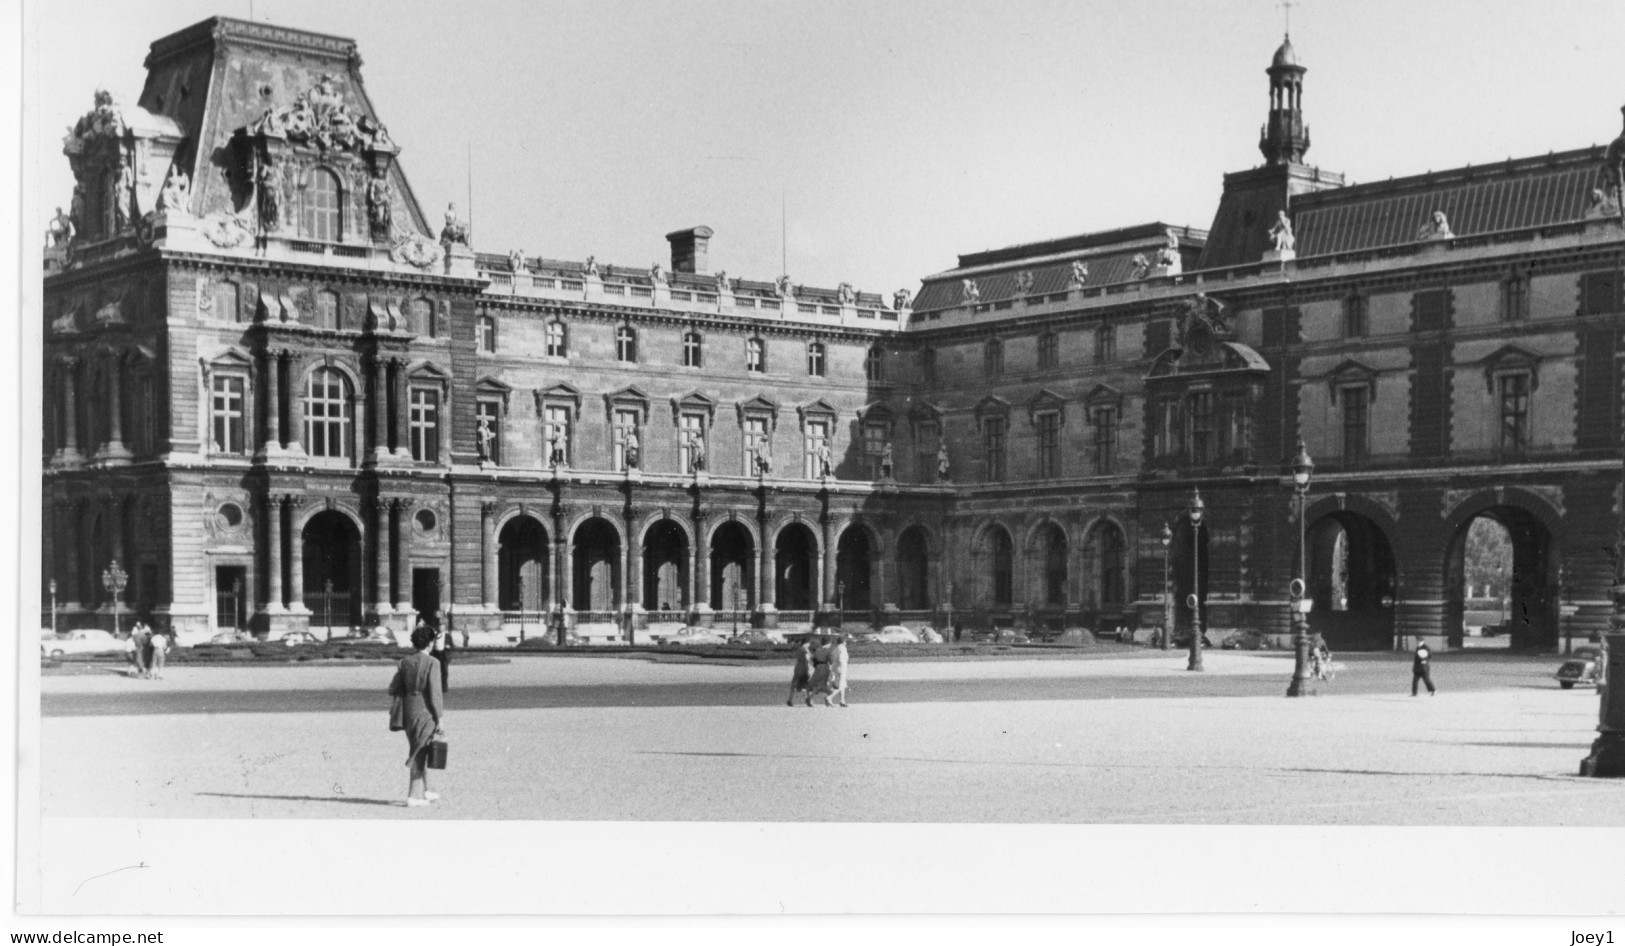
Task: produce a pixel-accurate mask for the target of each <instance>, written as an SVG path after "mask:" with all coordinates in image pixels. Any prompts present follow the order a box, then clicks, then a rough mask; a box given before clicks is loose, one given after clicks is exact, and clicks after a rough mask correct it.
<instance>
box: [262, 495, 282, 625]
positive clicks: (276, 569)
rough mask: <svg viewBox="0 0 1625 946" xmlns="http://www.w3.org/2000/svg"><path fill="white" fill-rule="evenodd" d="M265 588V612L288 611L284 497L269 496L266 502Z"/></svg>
mask: <svg viewBox="0 0 1625 946" xmlns="http://www.w3.org/2000/svg"><path fill="white" fill-rule="evenodd" d="M265 568H266V576H265V587H266V595H267V597H268V598H269V600H268V601H267V602H266V604H265V610H267V611H270V612H272V613H281V612H284V611H286V610H287V608H286V607H285V606H284V605H283V603H282V497H281V496H268V497H266V500H265Z"/></svg>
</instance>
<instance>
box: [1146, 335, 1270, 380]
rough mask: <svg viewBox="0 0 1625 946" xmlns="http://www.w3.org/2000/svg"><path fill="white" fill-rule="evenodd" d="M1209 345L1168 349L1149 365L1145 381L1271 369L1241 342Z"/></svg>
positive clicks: (1258, 355)
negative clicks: (1149, 368)
mask: <svg viewBox="0 0 1625 946" xmlns="http://www.w3.org/2000/svg"><path fill="white" fill-rule="evenodd" d="M1211 341H1212V344H1211V345H1201V346H1196V347H1192V348H1187V349H1179V348H1170V349H1168V350H1167V351H1165V352H1163V353H1162V354H1160V355H1158V356H1157V357H1156V360H1155V361H1153V362H1152V363H1151V371H1150V373H1149V374H1147V375H1146V380H1148V381H1154V380H1159V379H1166V378H1173V377H1180V376H1192V375H1212V374H1222V373H1225V372H1232V371H1235V372H1242V371H1245V372H1259V373H1267V372H1268V371H1269V370H1270V365H1269V362H1267V361H1265V360H1264V356H1263V355H1260V354H1259V353H1258V352H1256V351H1254V350H1253V349H1252V348H1251V347H1250V346H1248V345H1244V344H1242V343H1241V342H1230V341H1218V340H1211Z"/></svg>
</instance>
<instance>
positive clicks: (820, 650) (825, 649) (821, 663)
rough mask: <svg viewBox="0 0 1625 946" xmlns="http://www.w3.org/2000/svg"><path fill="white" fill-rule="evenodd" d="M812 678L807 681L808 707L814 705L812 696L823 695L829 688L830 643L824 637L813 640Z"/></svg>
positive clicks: (820, 636)
mask: <svg viewBox="0 0 1625 946" xmlns="http://www.w3.org/2000/svg"><path fill="white" fill-rule="evenodd" d="M812 640H813V642H814V643H813V644H812V646H811V648H810V649H811V651H812V676H811V677H809V678H808V679H807V705H809V706H810V705H812V695H813V694H814V693H822V692H824V689H825V688H826V687H828V686H829V641H828V640H827V639H826V638H825V637H824V636H823V635H822V634H820V635H817V636H815V637H814V638H813V639H812Z"/></svg>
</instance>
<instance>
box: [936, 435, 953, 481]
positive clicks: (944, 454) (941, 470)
mask: <svg viewBox="0 0 1625 946" xmlns="http://www.w3.org/2000/svg"><path fill="white" fill-rule="evenodd" d="M951 473H952V470H951V469H950V468H949V466H948V441H947V440H938V441H937V479H938V480H940V481H942V482H944V483H946V482H948V480H949V479H950V478H951Z"/></svg>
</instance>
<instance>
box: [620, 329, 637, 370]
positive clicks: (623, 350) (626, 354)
mask: <svg viewBox="0 0 1625 946" xmlns="http://www.w3.org/2000/svg"><path fill="white" fill-rule="evenodd" d="M615 360H616V361H626V362H635V361H637V360H638V333H637V332H635V331H633V330H632V327H631V326H629V325H623V326H621V327H620V328H617V329H616V330H615Z"/></svg>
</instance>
